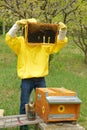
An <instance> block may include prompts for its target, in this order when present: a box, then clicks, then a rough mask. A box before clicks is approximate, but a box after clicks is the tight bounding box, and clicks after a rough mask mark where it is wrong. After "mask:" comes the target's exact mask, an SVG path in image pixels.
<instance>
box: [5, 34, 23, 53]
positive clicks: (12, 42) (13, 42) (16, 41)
mask: <svg viewBox="0 0 87 130" xmlns="http://www.w3.org/2000/svg"><path fill="white" fill-rule="evenodd" d="M22 40H23V38H22V37H14V38H12V37H10V35H9V34H8V33H7V34H6V37H5V41H6V44H8V46H9V47H10V48H11V49H12V50H13V51H14V52H15V53H16V54H17V55H18V54H19V51H20V48H21V41H22Z"/></svg>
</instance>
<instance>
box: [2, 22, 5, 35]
mask: <svg viewBox="0 0 87 130" xmlns="http://www.w3.org/2000/svg"><path fill="white" fill-rule="evenodd" d="M2 31H3V35H5V23H4V22H3V26H2Z"/></svg>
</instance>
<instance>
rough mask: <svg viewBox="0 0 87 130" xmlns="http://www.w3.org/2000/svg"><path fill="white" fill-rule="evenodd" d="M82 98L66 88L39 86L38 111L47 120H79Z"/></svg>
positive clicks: (37, 94)
mask: <svg viewBox="0 0 87 130" xmlns="http://www.w3.org/2000/svg"><path fill="white" fill-rule="evenodd" d="M80 104H81V100H80V99H79V98H78V97H77V94H76V92H74V91H71V90H68V89H65V88H37V89H36V113H37V114H38V115H39V116H40V117H41V118H42V119H43V120H44V121H45V122H57V121H77V120H78V118H79V115H80Z"/></svg>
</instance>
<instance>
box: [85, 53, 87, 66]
mask: <svg viewBox="0 0 87 130" xmlns="http://www.w3.org/2000/svg"><path fill="white" fill-rule="evenodd" d="M85 64H87V52H85Z"/></svg>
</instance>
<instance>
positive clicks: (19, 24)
mask: <svg viewBox="0 0 87 130" xmlns="http://www.w3.org/2000/svg"><path fill="white" fill-rule="evenodd" d="M27 21H28V20H27V19H21V20H18V21H16V24H17V25H18V26H22V25H26V23H27Z"/></svg>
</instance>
